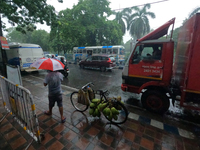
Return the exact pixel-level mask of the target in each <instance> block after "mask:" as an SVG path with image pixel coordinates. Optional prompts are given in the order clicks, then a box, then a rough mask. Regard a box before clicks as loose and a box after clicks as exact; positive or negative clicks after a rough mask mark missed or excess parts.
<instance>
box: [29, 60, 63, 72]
mask: <svg viewBox="0 0 200 150" xmlns="http://www.w3.org/2000/svg"><path fill="white" fill-rule="evenodd" d="M30 66H31V67H35V68H37V69H44V70H51V71H56V70H62V69H63V68H64V67H65V65H64V64H63V63H62V62H61V61H59V60H56V59H52V58H41V59H38V60H36V61H35V62H34V63H32V64H31V65H30Z"/></svg>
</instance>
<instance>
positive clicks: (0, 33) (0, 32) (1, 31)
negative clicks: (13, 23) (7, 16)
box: [0, 14, 3, 36]
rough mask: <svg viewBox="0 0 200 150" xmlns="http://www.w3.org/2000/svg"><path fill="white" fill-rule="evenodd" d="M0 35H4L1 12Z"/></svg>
mask: <svg viewBox="0 0 200 150" xmlns="http://www.w3.org/2000/svg"><path fill="white" fill-rule="evenodd" d="M0 36H3V30H2V22H1V14H0Z"/></svg>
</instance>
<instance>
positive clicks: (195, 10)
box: [189, 7, 200, 18]
mask: <svg viewBox="0 0 200 150" xmlns="http://www.w3.org/2000/svg"><path fill="white" fill-rule="evenodd" d="M199 11H200V7H197V8H195V9H194V10H192V12H191V13H190V14H189V18H191V17H192V16H193V15H195V14H196V13H197V12H199Z"/></svg>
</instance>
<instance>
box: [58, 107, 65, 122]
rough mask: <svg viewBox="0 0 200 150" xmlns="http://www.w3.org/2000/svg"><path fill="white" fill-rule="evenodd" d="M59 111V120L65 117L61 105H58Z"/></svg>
mask: <svg viewBox="0 0 200 150" xmlns="http://www.w3.org/2000/svg"><path fill="white" fill-rule="evenodd" d="M59 111H60V117H61V120H63V119H65V117H63V107H59Z"/></svg>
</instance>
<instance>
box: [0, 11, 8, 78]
mask: <svg viewBox="0 0 200 150" xmlns="http://www.w3.org/2000/svg"><path fill="white" fill-rule="evenodd" d="M0 36H3V30H2V22H1V14H0ZM4 57H5V56H4V55H3V50H2V47H1V43H0V67H1V74H2V75H3V76H4V77H6V78H7V73H6V62H5V61H4Z"/></svg>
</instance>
